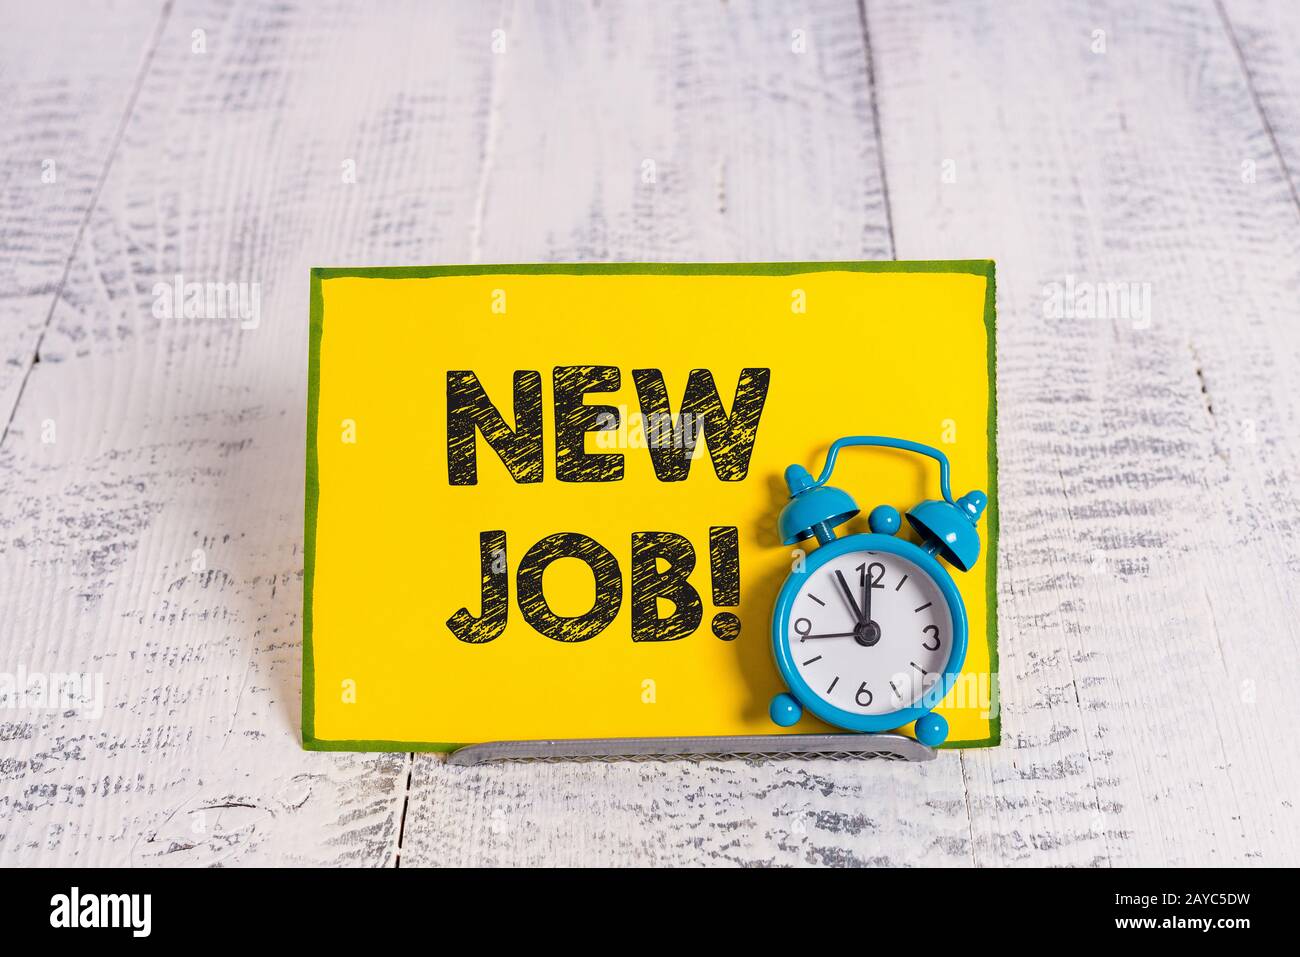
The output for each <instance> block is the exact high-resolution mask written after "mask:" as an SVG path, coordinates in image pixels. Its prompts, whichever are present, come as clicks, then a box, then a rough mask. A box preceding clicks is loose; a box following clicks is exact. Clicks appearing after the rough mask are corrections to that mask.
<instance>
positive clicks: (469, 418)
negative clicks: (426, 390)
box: [447, 365, 771, 485]
mask: <svg viewBox="0 0 1300 957" xmlns="http://www.w3.org/2000/svg"><path fill="white" fill-rule="evenodd" d="M770 379H771V370H770V369H743V370H741V373H740V378H739V380H738V381H737V383H736V394H735V398H734V399H733V400H732V403H731V413H730V415H728V414H727V412H726V410H725V409H724V408H723V406H722V397H721V396H719V395H718V388H717V385H716V384H715V383H714V381H713V373H712V372H710V371H709V370H708V369H692V370H691V373H690V376H689V377H688V379H687V381H686V391H685V394H684V395H683V396H682V401H681V403H680V405H679V407H678V413H679V414H678V415H676V416H674V414H673V409H672V403H671V401H670V400H669V397H668V389H667V387H666V386H665V385H664V377H663V373H662V372H661V371H660V370H658V369H633V370H632V381H633V383H634V384H635V385H636V392H637V399H638V401H639V402H640V405H641V416H642V418H643V419H644V420H645V421H647V422H650V423H653V424H654V427H653V428H652V429H651V434H650V436H649V438H650V441H649V443H648V446H647V447H648V449H649V452H650V460H651V462H652V464H653V465H654V470H655V476H656V477H657V478H658V479H659V481H661V482H684V481H685V480H686V478H687V476H689V475H690V471H691V461H692V459H693V458H694V452H695V446H696V443H697V440H698V437H699V435H700V434H703V436H704V440H705V442H706V444H707V445H708V448H709V456H710V458H712V460H713V470H714V472H715V473H716V474H717V476H718V478H719V479H721V480H722V481H724V482H739V481H741V480H742V479H744V478H745V476H746V475H747V474H748V473H749V458H750V455H751V453H752V452H753V450H754V441H755V440H756V439H757V438H758V422H759V419H760V417H761V416H762V414H763V404H764V403H765V402H766V401H767V390H768V384H769V382H770ZM621 383H622V375H621V373H620V372H619V370H618V369H617V368H616V367H614V366H598V365H582V366H557V367H556V368H555V369H554V370H553V371H552V373H551V386H552V393H553V397H554V398H553V401H554V406H555V410H554V414H555V477H556V478H557V479H559V480H560V481H561V482H618V481H621V480H622V478H623V455H622V454H621V453H618V452H587V451H586V436H587V433H589V432H611V431H617V430H618V428H619V426H620V423H621V418H620V410H619V407H617V406H613V405H587V404H586V403H585V401H584V398H585V397H586V396H587V395H590V394H592V393H601V392H617V391H618V390H619V388H621ZM513 384H514V387H513V393H514V394H513V400H514V419H515V424H514V427H513V428H511V427H510V425H508V424H507V423H506V420H505V418H504V417H503V416H502V415H501V412H500V411H499V410H498V409H497V407H496V405H494V404H493V402H492V400H491V398H489V396H488V394H487V391H486V390H485V389H484V388H483V384H482V383H481V382H480V381H479V378H478V376H477V375H476V374H475V373H474V372H472V371H470V370H453V371H450V372H448V373H447V481H448V483H449V484H451V485H476V484H478V458H477V452H478V434H479V433H482V435H483V438H484V440H486V442H487V444H488V446H489V447H490V448H491V449H492V451H493V452H495V453H496V454H497V457H498V458H499V459H500V460H501V463H502V464H503V465H504V466H505V467H506V469H507V470H508V471H509V473H510V477H511V478H512V479H514V481H515V482H517V483H519V484H529V483H533V482H540V481H542V477H543V471H544V461H545V457H544V453H543V446H542V376H541V373H540V372H536V371H532V370H527V369H525V370H519V371H516V372H515V373H514V376H513Z"/></svg>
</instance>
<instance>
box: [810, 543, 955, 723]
mask: <svg viewBox="0 0 1300 957" xmlns="http://www.w3.org/2000/svg"><path fill="white" fill-rule="evenodd" d="M952 627H953V626H952V614H951V613H950V612H949V610H948V602H947V601H946V600H945V599H944V597H943V593H942V592H940V591H939V586H938V585H937V584H936V583H935V581H934V579H932V578H931V577H930V576H929V575H927V574H926V573H925V572H924V571H922V570H921V569H920V568H919V567H918V566H917V565H916V564H914V563H913V562H910V561H908V560H907V559H905V558H901V557H900V556H898V555H893V554H890V553H888V552H849V553H847V554H845V555H841V556H839V557H838V558H835V559H832V560H830V561H828V562H827V563H826V564H824V565H822V566H821V567H820V568H818V569H817V570H816V571H814V572H812V573H810V574H809V575H808V576H807V577H806V579H805V581H804V583H803V587H802V588H800V589H799V593H798V594H797V595H796V596H795V599H794V602H793V604H792V605H791V610H790V619H789V621H788V623H787V632H786V634H787V640H788V641H789V645H790V657H791V660H792V661H793V663H794V667H795V669H796V670H797V671H798V672H799V674H800V675H801V676H802V677H803V680H804V681H806V682H807V683H808V687H809V688H811V689H812V690H813V692H814V693H815V694H816V695H817V696H818V697H820V698H822V699H823V700H825V701H826V702H828V703H830V704H832V705H834V706H835V707H837V708H840V709H841V710H843V711H848V712H849V713H851V714H864V715H867V714H871V715H878V714H889V713H890V712H893V711H899V710H901V709H903V708H907V707H911V706H912V705H914V704H915V703H916V702H917V700H918V699H919V698H920V697H921V696H922V695H923V694H925V692H927V691H929V690H930V688H931V687H932V686H933V685H934V684H936V683H937V682H939V681H940V680H941V679H942V677H943V670H944V667H945V666H946V665H947V664H948V657H949V655H950V654H951V652H952Z"/></svg>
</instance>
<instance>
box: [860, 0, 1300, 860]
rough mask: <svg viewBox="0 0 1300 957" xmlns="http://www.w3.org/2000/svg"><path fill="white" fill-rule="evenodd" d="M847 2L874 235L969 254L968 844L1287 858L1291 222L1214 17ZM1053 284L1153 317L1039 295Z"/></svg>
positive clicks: (1013, 852) (1295, 556) (920, 250)
mask: <svg viewBox="0 0 1300 957" xmlns="http://www.w3.org/2000/svg"><path fill="white" fill-rule="evenodd" d="M869 7H870V9H869V14H870V16H869V25H870V35H871V39H872V44H873V50H874V52H875V54H876V58H875V59H876V76H877V80H878V83H879V103H880V115H881V123H882V128H883V130H884V133H885V159H886V169H887V173H888V180H889V184H890V200H891V204H892V210H893V221H894V224H895V232H896V235H897V240H898V252H899V255H900V256H903V257H919V256H925V257H949V256H952V257H958V256H994V257H996V259H997V261H998V292H999V296H998V299H999V330H1000V332H999V356H1000V364H999V371H1000V375H999V380H1000V392H999V409H1000V417H999V418H1000V427H999V428H1000V443H999V444H1000V449H1001V463H1002V464H1001V503H1002V518H1003V522H1002V548H1001V556H1002V566H1001V573H1002V599H1001V604H1002V615H1001V620H1002V649H1001V651H1002V673H1003V680H1002V691H1003V699H1002V704H1003V728H1004V735H1005V736H1006V739H1007V743H1006V745H1005V746H1004V747H1003V748H1002V749H1000V750H997V751H990V752H970V753H968V754H966V755H965V756H964V763H965V767H966V771H967V779H968V781H969V783H970V800H971V806H972V809H973V811H974V815H973V822H974V830H975V852H976V857H977V859H978V861H979V863H981V864H984V863H989V864H1008V863H1037V864H1103V865H1105V864H1110V865H1132V864H1146V865H1175V866H1178V865H1194V864H1219V865H1229V864H1254V863H1271V864H1284V863H1291V864H1293V863H1295V862H1296V861H1297V860H1298V859H1300V839H1298V837H1297V835H1300V828H1297V811H1296V808H1295V802H1294V801H1293V800H1292V799H1291V797H1290V794H1291V792H1292V791H1294V787H1295V782H1296V780H1297V779H1298V775H1300V757H1298V756H1297V754H1296V752H1295V749H1294V748H1291V747H1289V746H1287V745H1286V743H1285V736H1284V735H1285V732H1283V734H1282V735H1279V733H1278V732H1279V730H1280V729H1286V728H1291V727H1294V726H1296V724H1297V719H1300V706H1298V705H1297V701H1296V698H1295V696H1294V694H1293V693H1292V692H1291V690H1290V689H1291V688H1292V687H1293V683H1294V682H1295V681H1296V680H1297V679H1298V678H1300V661H1298V660H1297V657H1296V655H1295V649H1296V645H1297V637H1298V634H1300V626H1297V622H1296V615H1295V611H1294V608H1295V601H1296V598H1295V572H1296V569H1297V567H1300V549H1298V547H1297V545H1296V543H1295V539H1294V536H1293V535H1292V533H1291V529H1292V528H1293V526H1294V524H1295V523H1296V521H1297V520H1298V519H1300V505H1298V504H1297V501H1296V494H1295V491H1294V489H1295V479H1296V476H1297V474H1298V473H1297V470H1298V469H1300V462H1297V449H1298V448H1300V444H1298V443H1297V441H1296V439H1297V435H1296V431H1297V426H1296V422H1297V416H1296V413H1297V411H1300V410H1298V409H1297V404H1300V396H1298V395H1297V391H1296V389H1295V387H1294V384H1293V381H1294V380H1293V377H1292V375H1291V374H1290V370H1291V369H1292V368H1293V367H1294V363H1295V361H1296V358H1297V353H1300V327H1297V325H1296V324H1295V323H1294V321H1292V320H1293V316H1294V312H1295V305H1294V304H1295V298H1296V296H1295V293H1296V285H1297V265H1296V264H1297V262H1300V229H1298V228H1297V218H1296V208H1295V206H1294V204H1293V202H1292V198H1291V195H1290V188H1289V184H1288V183H1287V180H1286V177H1285V175H1284V174H1283V170H1282V169H1281V167H1280V166H1279V164H1278V162H1277V158H1276V156H1274V155H1272V154H1271V153H1270V150H1269V147H1268V137H1267V135H1266V133H1265V130H1264V128H1263V125H1262V123H1261V120H1260V115H1259V113H1258V111H1257V109H1256V106H1255V104H1254V102H1253V100H1252V97H1251V94H1250V90H1249V89H1248V87H1247V84H1246V81H1245V75H1244V74H1243V72H1242V70H1241V67H1240V63H1239V60H1238V57H1237V56H1236V54H1235V51H1234V48H1233V45H1232V43H1231V40H1230V38H1229V36H1228V34H1227V33H1226V32H1225V30H1224V27H1223V23H1222V21H1221V19H1220V18H1219V17H1218V16H1217V14H1216V12H1215V10H1214V8H1213V7H1207V6H1204V5H1201V4H1192V3H1188V2H1181V0H1178V2H1169V3H1163V4H1141V5H1137V6H1132V7H1125V9H1124V12H1123V16H1120V15H1118V12H1117V11H1113V10H1107V9H1101V8H1098V9H1089V8H1087V7H1083V6H1077V5H1066V6H1060V7H1057V6H1055V5H1053V6H1051V7H1048V6H1046V5H1043V4H1038V3H1028V2H1026V3H1017V4H1012V5H1007V4H1001V3H997V4H995V3H978V4H953V5H944V6H942V7H939V6H938V5H936V6H934V7H931V8H927V7H924V6H918V5H916V4H912V3H905V2H901V0H899V2H893V0H891V2H873V3H871V4H870V5H869ZM1097 30H1102V31H1105V35H1104V37H1102V36H1100V35H1098V34H1096V33H1095V32H1094V31H1097ZM1103 40H1104V47H1102V41H1103ZM1245 158H1254V159H1256V160H1257V162H1258V177H1257V178H1256V180H1255V181H1254V182H1243V181H1242V177H1241V175H1240V174H1241V170H1242V165H1241V164H1242V161H1243V159H1245ZM949 163H951V165H947V164H949ZM945 172H948V173H955V181H947V180H952V179H953V177H952V176H948V177H945V175H944V174H945ZM1067 277H1072V279H1068V278H1067ZM1067 282H1073V283H1075V288H1076V290H1078V289H1080V288H1082V286H1081V285H1080V284H1097V285H1095V286H1092V287H1088V288H1092V289H1095V290H1096V291H1101V292H1104V291H1105V284H1109V283H1129V282H1135V283H1138V284H1139V286H1138V289H1137V291H1138V300H1137V301H1138V302H1139V303H1141V302H1142V301H1143V300H1142V298H1141V297H1142V296H1143V295H1146V294H1148V293H1149V296H1150V309H1149V311H1146V310H1143V309H1140V308H1139V309H1133V308H1129V309H1127V310H1125V309H1124V308H1122V304H1118V305H1120V306H1121V307H1120V308H1115V309H1109V310H1107V312H1106V314H1100V315H1098V314H1096V313H1097V310H1096V309H1095V308H1094V309H1093V310H1091V311H1089V310H1087V309H1084V310H1082V312H1083V314H1076V315H1075V316H1073V317H1068V316H1060V317H1058V316H1057V315H1056V314H1055V310H1054V309H1053V308H1052V300H1053V295H1052V292H1053V287H1052V284H1053V283H1057V284H1060V286H1059V287H1057V288H1059V289H1062V290H1063V287H1064V286H1065V284H1066V283H1067ZM1080 301H1081V300H1080Z"/></svg>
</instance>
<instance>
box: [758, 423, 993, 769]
mask: <svg viewBox="0 0 1300 957" xmlns="http://www.w3.org/2000/svg"><path fill="white" fill-rule="evenodd" d="M858 445H865V446H878V447H883V448H890V449H902V450H904V451H908V452H915V453H917V454H920V455H927V456H929V457H930V458H932V459H935V460H936V461H937V462H938V463H939V489H940V492H941V493H942V495H943V498H942V500H939V499H934V500H929V501H925V502H922V503H921V504H919V505H916V506H914V507H913V508H912V509H910V510H909V511H908V512H907V521H908V524H910V525H911V527H912V529H913V530H914V531H915V532H916V533H917V535H918V536H919V537H920V539H921V544H919V545H918V544H914V543H913V542H910V541H908V540H907V539H904V538H899V537H897V535H898V533H899V531H900V530H901V526H902V517H901V516H900V515H899V513H898V509H896V508H894V507H893V506H890V505H878V506H876V508H874V509H873V510H872V512H871V514H870V515H869V516H868V519H867V523H868V526H869V527H870V529H871V532H870V533H869V534H867V533H862V534H857V535H848V536H845V537H843V538H837V537H836V535H835V531H834V530H835V528H836V527H838V526H840V525H843V524H844V523H845V522H847V521H848V520H849V519H851V518H853V516H855V515H857V514H858V506H857V505H856V504H855V503H854V501H853V499H852V497H850V496H849V494H848V493H847V492H844V491H842V490H841V489H837V488H833V487H831V486H829V485H827V484H826V483H827V482H828V481H829V480H830V477H831V471H832V470H833V469H834V467H835V459H836V457H837V456H838V455H839V453H840V450H841V449H843V448H846V447H848V446H858ZM785 480H786V484H787V485H788V486H789V489H790V501H789V502H788V503H787V504H786V506H785V508H783V509H782V510H781V518H780V534H781V540H782V542H783V543H784V544H786V545H793V544H795V543H796V542H801V541H804V540H806V539H810V538H814V537H815V538H816V539H817V547H816V548H815V549H813V550H812V551H811V552H810V553H809V554H808V556H807V559H806V561H804V562H803V563H802V565H801V566H800V567H797V568H796V570H795V571H794V572H792V573H791V575H790V577H789V578H787V579H786V581H785V584H784V585H783V586H782V587H781V592H780V594H779V595H778V596H777V599H776V608H775V609H774V610H773V613H772V652H773V655H774V656H775V658H776V666H777V668H778V670H779V671H780V672H781V678H782V679H783V680H784V682H785V685H786V687H787V688H788V689H789V693H784V692H783V693H781V694H779V695H777V696H776V697H775V698H773V699H772V704H771V707H770V709H769V714H770V715H771V718H772V720H773V721H774V722H776V723H777V724H779V725H781V726H782V727H789V726H790V725H792V724H795V723H796V722H797V721H798V720H799V719H800V718H801V717H803V712H804V711H805V710H807V711H810V712H811V713H812V714H814V715H816V716H817V717H818V718H820V719H821V720H822V721H825V722H826V723H828V724H833V725H836V726H837V727H841V728H845V729H847V730H849V731H893V730H895V729H897V728H901V727H903V726H904V725H906V724H909V723H911V722H913V721H915V722H916V728H915V733H916V738H917V740H918V741H920V742H921V743H922V744H925V745H929V746H930V747H935V746H937V745H939V744H942V743H943V741H944V740H945V739H946V738H947V737H948V722H947V721H945V720H944V719H943V717H942V716H941V715H937V714H934V713H933V711H934V708H935V707H936V706H937V705H938V704H939V702H940V701H942V700H943V698H944V696H945V695H946V694H947V693H948V691H949V690H950V689H951V688H952V685H953V683H954V682H955V681H956V680H957V676H958V675H960V674H961V668H962V664H963V663H964V662H965V660H966V637H967V620H966V606H965V604H963V602H962V599H961V594H960V593H959V592H958V591H957V586H956V585H955V584H954V583H953V580H952V576H951V575H949V574H948V571H947V570H946V569H945V568H944V566H943V565H942V564H940V562H939V559H940V558H942V559H944V560H945V561H947V562H948V564H950V565H952V566H953V567H955V568H958V569H960V570H961V571H969V570H970V569H971V568H972V567H973V566H974V564H975V563H976V561H977V560H978V559H979V553H980V538H979V533H978V531H977V530H976V525H977V523H978V522H979V518H980V516H981V515H982V514H983V513H984V507H985V506H986V505H987V504H988V496H986V495H985V494H984V493H983V492H981V491H978V490H977V491H972V492H967V493H966V494H965V495H963V496H962V497H961V498H959V499H957V500H956V501H953V498H952V492H951V491H950V490H949V485H948V458H947V456H945V455H944V454H943V453H942V452H940V451H939V450H938V449H935V448H932V447H930V446H928V445H921V444H920V443H917V442H910V441H908V440H906V439H895V438H890V437H888V436H880V435H854V436H848V437H846V438H842V439H838V440H836V441H835V442H834V443H833V444H832V445H831V447H830V451H829V452H827V454H826V465H825V467H824V468H823V469H822V473H821V475H820V476H819V477H818V478H817V480H816V481H814V480H813V477H812V475H810V474H809V472H808V470H807V469H805V468H804V467H803V466H800V465H791V466H790V467H789V468H788V469H786V470H785Z"/></svg>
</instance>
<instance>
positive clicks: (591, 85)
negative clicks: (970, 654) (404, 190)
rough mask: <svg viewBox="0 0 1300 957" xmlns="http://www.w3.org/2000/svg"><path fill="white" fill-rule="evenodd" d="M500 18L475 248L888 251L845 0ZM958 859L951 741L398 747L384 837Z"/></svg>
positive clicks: (962, 810) (749, 255)
mask: <svg viewBox="0 0 1300 957" xmlns="http://www.w3.org/2000/svg"><path fill="white" fill-rule="evenodd" d="M503 28H504V29H505V30H506V32H507V36H508V38H509V42H510V44H511V45H510V47H509V50H510V52H509V53H508V55H506V56H503V57H501V58H500V59H499V61H498V63H497V68H496V70H495V71H494V74H493V81H492V82H493V96H492V103H493V107H494V115H493V118H492V120H491V121H490V123H489V128H491V129H493V130H494V131H495V132H494V135H493V138H492V139H491V140H490V142H489V149H488V151H487V153H486V157H487V159H486V162H485V169H484V175H483V179H482V185H481V187H480V197H481V203H480V208H481V210H482V218H481V220H479V221H478V224H477V228H476V230H475V236H476V237H477V239H476V249H475V251H476V254H479V255H481V256H482V258H484V259H485V260H488V261H492V260H496V261H506V262H510V261H528V260H534V259H543V260H548V259H560V260H563V259H612V260H645V259H649V260H687V261H689V260H706V261H707V260H791V259H794V260H805V259H855V258H866V259H882V258H889V255H890V248H889V233H888V225H887V224H888V217H887V215H886V212H885V206H884V193H883V189H882V184H881V181H880V176H879V169H880V167H879V159H878V154H877V141H876V136H875V129H874V126H873V124H872V107H871V100H870V90H869V88H868V85H867V83H866V50H865V46H864V43H863V34H862V24H861V20H860V17H859V13H858V10H857V9H856V7H855V6H854V5H853V4H851V3H809V4H800V5H795V6H780V7H778V6H776V5H772V4H760V3H729V4H725V5H712V4H710V5H703V4H688V5H682V4H670V5H668V6H667V7H665V6H664V5H662V4H659V5H655V6H654V7H650V6H642V5H638V6H633V7H629V6H627V5H601V6H600V7H599V8H593V9H586V8H581V7H577V6H575V5H562V4H555V5H546V6H538V7H518V8H513V10H512V13H511V14H510V15H509V16H508V18H507V19H506V20H504V21H503ZM796 30H801V31H803V36H804V38H805V39H806V42H807V52H805V53H802V54H801V53H796V52H794V50H793V49H792V44H793V42H794V40H795V39H796V38H795V37H794V36H793V34H794V31H796ZM646 160H652V161H653V162H654V164H655V167H654V169H655V171H656V174H657V175H656V178H655V180H654V182H653V183H646V182H644V181H643V180H642V177H641V171H642V169H644V168H645V167H644V166H643V164H644V163H645V161H646ZM970 860H971V848H970V826H969V821H968V820H967V817H966V806H965V792H964V784H963V780H962V775H961V766H960V763H959V760H958V758H957V757H956V755H954V754H946V755H943V756H941V757H940V759H939V760H937V761H935V762H934V763H932V764H929V765H926V766H924V767H915V766H908V767H899V766H896V765H887V764H882V763H872V764H854V763H835V762H826V761H821V762H811V763H809V764H806V765H805V764H799V763H795V764H766V765H761V766H758V767H752V766H748V765H744V764H730V763H728V764H701V765H694V764H681V763H679V764H672V765H641V764H622V765H602V764H567V765H540V766H539V765H533V766H528V767H486V768H454V767H449V766H447V765H446V764H445V763H443V762H442V761H441V760H440V759H439V758H438V757H436V756H432V755H417V756H416V758H415V773H414V778H413V785H412V791H411V796H410V804H409V807H408V810H407V815H406V834H405V839H404V841H403V848H402V866H407V865H408V864H417V865H419V864H458V865H475V864H525V863H527V864H553V863H554V864H772V863H778V864H796V865H799V864H820V863H833V864H848V863H893V864H921V863H924V864H963V863H969V862H970Z"/></svg>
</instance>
